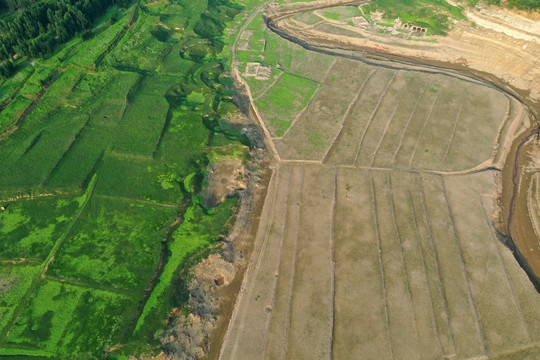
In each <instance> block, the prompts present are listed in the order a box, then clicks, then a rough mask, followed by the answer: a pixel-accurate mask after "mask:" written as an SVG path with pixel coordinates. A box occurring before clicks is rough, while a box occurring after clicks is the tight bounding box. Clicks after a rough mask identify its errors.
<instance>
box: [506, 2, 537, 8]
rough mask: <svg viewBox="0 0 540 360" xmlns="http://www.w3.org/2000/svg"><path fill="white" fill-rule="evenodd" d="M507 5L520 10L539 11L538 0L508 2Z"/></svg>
mask: <svg viewBox="0 0 540 360" xmlns="http://www.w3.org/2000/svg"><path fill="white" fill-rule="evenodd" d="M508 3H509V4H510V5H511V6H514V7H516V8H518V9H522V10H532V9H540V0H508Z"/></svg>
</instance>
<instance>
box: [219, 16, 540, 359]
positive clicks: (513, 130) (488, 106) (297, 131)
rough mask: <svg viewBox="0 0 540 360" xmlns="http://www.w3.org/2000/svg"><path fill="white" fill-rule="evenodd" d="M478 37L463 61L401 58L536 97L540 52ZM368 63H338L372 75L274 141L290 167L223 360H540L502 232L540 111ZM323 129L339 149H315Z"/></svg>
mask: <svg viewBox="0 0 540 360" xmlns="http://www.w3.org/2000/svg"><path fill="white" fill-rule="evenodd" d="M296 6H301V5H296ZM479 16H480V15H479ZM482 16H484V15H482ZM491 21H492V22H493V23H496V21H494V20H491ZM524 21H525V20H524ZM284 26H290V29H292V28H293V27H294V26H296V25H295V24H292V23H286V24H285V25H284ZM467 29H468V25H463V26H462V25H458V26H457V27H456V30H454V32H453V33H452V34H451V36H450V37H449V40H447V42H446V43H445V44H447V45H448V46H450V45H452V46H453V47H452V50H451V51H450V50H449V49H450V48H448V49H447V50H444V51H443V50H440V49H441V48H444V46H442V41H443V40H441V42H440V43H439V44H437V46H433V48H432V47H431V45H430V44H427V45H426V46H424V45H422V49H413V48H412V47H409V46H408V45H406V46H405V45H402V44H399V41H396V42H397V44H392V45H393V48H392V49H393V51H396V52H397V53H399V54H402V53H403V52H405V53H406V52H407V51H410V52H411V54H407V56H409V55H410V56H420V55H419V52H422V55H421V56H424V57H428V56H432V59H433V60H434V61H441V60H445V61H450V62H452V61H455V62H456V65H459V64H460V63H461V64H465V63H466V64H467V66H469V67H470V68H474V69H477V70H479V71H485V70H492V73H494V74H495V75H496V76H500V77H502V78H504V79H505V80H506V81H507V82H508V84H510V85H511V86H513V87H514V88H515V89H516V91H520V92H522V93H523V94H526V90H527V89H533V90H532V91H531V92H530V93H527V94H526V95H527V99H528V100H530V101H531V102H534V101H536V100H537V99H538V98H539V95H540V93H538V91H540V89H538V88H537V87H536V88H535V87H534V86H532V85H533V84H538V83H540V81H539V80H540V78H539V77H538V76H539V72H538V67H536V66H534V65H533V64H532V63H530V62H529V61H530V60H534V62H536V61H537V60H536V59H538V57H536V55H535V54H536V51H538V47H535V46H536V45H534V44H532V42H528V46H527V47H526V48H524V47H523V45H522V44H521V43H519V41H526V40H518V39H514V40H511V41H509V42H508V43H506V42H504V46H503V47H502V48H501V47H498V46H496V44H497V42H496V41H497V36H503V35H500V34H499V33H498V32H497V31H495V30H490V29H472V28H471V30H467ZM294 30H295V31H297V33H300V32H301V31H304V30H302V29H299V28H298V27H295V28H294ZM305 31H306V33H307V34H309V36H312V37H311V38H310V40H313V39H315V38H317V39H319V40H321V37H322V36H321V34H316V33H313V32H310V31H312V30H305ZM520 31H521V30H520ZM325 36H329V37H330V35H328V34H326V35H325ZM484 39H487V40H486V41H484ZM490 39H491V40H493V41H489V40H490ZM324 40H328V39H324ZM331 41H332V42H333V43H334V44H335V43H336V42H339V41H346V43H347V44H353V45H354V43H351V42H349V40H348V39H346V40H343V37H338V38H337V39H333V38H332V40H331ZM358 41H364V42H363V43H362V44H363V45H362V46H364V45H365V44H369V46H375V47H377V46H380V45H377V44H379V43H380V42H382V43H384V42H385V41H389V40H388V39H386V40H385V39H382V40H380V41H379V39H376V40H375V39H374V38H373V37H371V39H370V40H358ZM367 41H371V43H367ZM445 41H446V40H445ZM323 42H324V41H322V40H321V43H323ZM374 44H375V45H374ZM511 44H514V45H511ZM354 46H356V45H354ZM505 47H506V50H505ZM520 48H521V49H522V50H525V51H524V52H520V51H517V50H518V49H520ZM396 49H399V51H398V50H396ZM509 49H513V50H516V51H510V50H509ZM385 50H386V48H385ZM445 51H446V52H445ZM529 52H530V53H529ZM413 53H414V54H416V55H414V54H413ZM461 55H463V59H460V58H461V57H462V56H461ZM452 56H453V57H454V58H452V59H449V57H452ZM497 56H499V58H498V59H501V61H500V62H497V63H495V61H494V59H497ZM517 58H522V59H525V60H524V61H522V62H521V63H519V64H516V63H514V65H513V66H512V65H511V63H512V62H513V61H517V60H516V59H517ZM507 61H508V62H507ZM353 63H354V61H353V60H346V61H345V60H340V61H337V62H336V63H334V65H333V67H334V68H335V69H336V75H338V74H339V73H340V72H342V70H339V67H340V66H341V67H345V68H349V69H356V70H357V71H355V74H358V76H357V77H355V79H350V81H349V82H344V84H342V85H343V86H344V85H347V86H349V87H351V89H352V91H350V94H349V95H350V96H349V95H347V96H349V98H348V100H347V101H344V103H343V104H341V103H340V102H338V101H337V100H338V99H335V98H332V95H331V94H332V92H331V91H328V92H326V93H325V92H324V91H323V90H324V86H323V88H321V91H320V92H319V93H318V95H317V96H320V98H315V99H313V100H312V101H311V103H310V107H311V109H310V107H308V108H307V109H305V111H304V113H303V114H305V118H304V119H303V118H302V117H300V118H299V119H298V121H296V122H295V123H294V126H293V127H291V129H289V131H288V132H287V134H286V136H284V137H283V138H280V139H267V140H268V141H269V142H271V146H270V147H271V148H272V149H273V151H275V152H276V153H277V159H279V160H278V161H276V165H275V170H274V172H273V174H272V178H271V180H270V185H269V190H268V195H267V198H266V201H265V204H264V208H263V210H262V214H261V221H260V223H259V227H258V231H257V236H256V239H255V243H254V251H253V256H252V257H251V260H250V264H249V267H248V270H247V273H246V276H245V279H244V282H243V284H242V288H241V291H240V295H239V298H238V300H237V303H236V306H235V309H234V311H233V316H232V318H231V322H230V325H229V328H228V331H227V334H226V336H225V340H224V343H223V346H222V349H221V353H220V359H225V360H228V359H377V360H379V359H406V360H409V359H512V360H513V359H516V360H517V359H536V358H540V345H539V344H540V296H539V295H538V293H537V291H536V289H535V288H534V286H533V284H532V283H531V281H530V280H529V278H528V277H527V275H526V273H525V272H524V271H523V269H522V268H521V267H520V265H519V264H518V262H517V261H516V259H515V258H514V255H513V253H512V251H511V250H510V249H509V248H507V247H506V246H505V245H504V244H503V241H502V239H500V238H499V236H498V234H497V232H496V230H495V227H494V226H493V222H492V221H493V214H494V213H495V210H496V196H495V194H496V191H497V187H498V186H500V184H499V183H498V179H499V174H500V169H502V168H503V165H504V162H505V159H506V155H507V154H508V152H509V151H510V148H511V147H512V146H511V145H512V141H513V139H515V138H516V137H517V136H518V135H519V134H522V133H523V132H524V131H525V130H526V129H527V128H528V127H530V118H529V117H528V116H527V111H525V109H524V108H523V106H522V105H521V104H520V103H519V102H517V101H515V100H514V99H512V98H511V97H510V96H508V95H507V94H504V93H501V92H499V91H496V90H492V89H490V88H488V87H486V86H484V85H480V84H475V83H467V84H464V82H463V80H460V79H456V78H451V77H445V76H443V75H436V74H425V73H422V74H421V75H419V73H417V72H415V71H410V70H411V69H410V68H409V69H408V70H407V71H404V70H396V69H394V70H391V69H387V68H386V69H385V68H380V67H377V66H373V65H366V64H356V65H355V64H353ZM510 70H515V71H510ZM330 71H332V70H330ZM507 72H508V74H507ZM503 74H507V76H506V75H505V76H502V75H503ZM336 83H337V84H338V85H339V86H341V87H342V85H340V84H341V83H340V82H339V79H337V82H336ZM433 84H439V85H440V88H437V89H438V90H437V91H429V89H430V88H431V86H432V85H433ZM426 89H427V90H428V91H426ZM334 90H335V92H338V89H337V88H336V89H334ZM450 93H455V94H456V96H453V97H452V96H450ZM321 94H322V95H321ZM324 94H326V95H324ZM475 96H478V98H477V99H475ZM439 97H440V98H439ZM325 109H326V110H325ZM310 111H312V112H311V113H310ZM316 114H323V115H321V116H319V117H317V116H316ZM335 114H338V115H337V116H336V115H335ZM328 116H333V117H330V118H328ZM323 118H324V119H330V120H329V121H323ZM259 120H260V123H261V125H262V126H263V127H264V124H265V123H264V119H259ZM310 131H320V132H321V133H324V134H326V137H323V138H322V141H319V142H318V143H317V144H315V145H313V144H312V143H310V142H309V141H307V140H309V139H308V138H307V137H309V133H310ZM318 139H319V140H320V139H321V138H320V137H318ZM311 146H314V147H311ZM535 179H536V178H535ZM535 181H536V182H533V184H536V185H535V186H537V184H538V181H537V180H535ZM531 189H534V191H535V193H538V190H537V187H532V185H531ZM531 191H532V190H531ZM530 211H531V212H533V211H537V212H538V211H540V210H538V209H532V210H530Z"/></svg>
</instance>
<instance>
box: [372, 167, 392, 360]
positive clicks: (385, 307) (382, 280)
mask: <svg viewBox="0 0 540 360" xmlns="http://www.w3.org/2000/svg"><path fill="white" fill-rule="evenodd" d="M368 174H369V182H370V184H371V206H372V208H373V220H374V225H375V236H376V237H377V245H378V250H379V252H378V253H379V256H378V258H379V272H380V274H381V275H380V279H381V285H382V295H383V303H384V318H385V322H386V337H387V340H388V350H389V351H390V358H391V359H392V360H393V359H394V350H393V349H392V337H391V336H390V318H389V316H388V302H387V299H386V279H385V275H384V266H383V261H382V248H381V235H380V230H379V220H378V218H377V216H378V214H377V199H376V192H375V185H374V183H373V174H372V171H371V170H369V172H368Z"/></svg>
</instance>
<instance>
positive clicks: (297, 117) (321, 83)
mask: <svg viewBox="0 0 540 360" xmlns="http://www.w3.org/2000/svg"><path fill="white" fill-rule="evenodd" d="M336 61H337V58H335V57H334V60H333V61H332V64H330V66H329V67H328V70H326V74H325V75H324V78H323V79H322V81H321V82H320V83H318V84H319V85H318V86H317V90H315V92H314V93H313V95H312V96H311V97H310V98H309V100H308V102H307V104H306V106H304V108H303V109H302V110H300V112H299V113H298V114H297V115H296V117H295V118H294V120H293V121H292V122H291V124H290V125H289V127H288V128H287V130H285V132H284V133H283V135H281V136H278V137H275V138H274V139H283V138H284V137H285V136H287V134H288V133H289V131H290V130H291V129H292V128H293V127H294V125H295V124H296V123H297V122H298V120H300V117H301V116H302V115H303V114H304V112H305V111H306V110H307V109H308V108H309V106H310V105H311V103H312V102H313V99H315V97H316V96H317V94H319V92H320V90H321V88H322V87H323V86H324V85H325V82H326V79H327V78H328V74H330V70H332V68H333V67H334V64H335V63H336ZM306 79H307V78H306ZM311 81H314V80H311Z"/></svg>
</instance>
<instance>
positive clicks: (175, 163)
mask: <svg viewBox="0 0 540 360" xmlns="http://www.w3.org/2000/svg"><path fill="white" fill-rule="evenodd" d="M241 8H242V6H240V5H238V4H236V3H234V2H233V1H230V0H198V1H192V0H178V1H171V2H169V1H152V2H151V1H148V2H145V1H139V2H137V3H136V4H132V5H129V6H127V7H124V8H117V7H112V8H111V9H110V10H109V11H108V12H107V13H106V15H105V16H104V17H103V18H102V19H100V20H99V21H97V22H96V25H95V27H94V28H93V29H92V32H91V33H92V36H91V37H90V38H89V39H87V40H85V41H83V40H82V39H81V38H80V37H77V38H74V39H72V40H70V41H69V42H67V43H66V44H64V45H63V46H61V47H60V48H58V49H57V50H56V51H55V52H54V53H53V55H52V56H50V57H48V58H46V59H37V58H36V59H29V58H20V59H19V60H18V62H16V63H15V66H16V68H17V73H16V74H15V75H14V76H12V77H10V78H9V79H7V80H5V81H4V82H3V83H2V85H1V87H0V164H2V165H1V166H0V207H1V208H2V209H3V210H0V357H1V358H13V359H20V358H25V359H43V358H48V359H98V358H103V356H104V355H105V354H106V353H108V354H109V358H110V359H114V358H117V359H126V358H127V356H129V355H133V354H138V353H140V352H141V351H144V352H150V353H152V352H155V351H157V350H158V346H159V339H158V337H157V336H158V335H157V334H159V331H160V330H162V329H164V328H165V326H166V320H167V313H168V312H169V311H170V310H171V309H172V307H173V305H175V306H178V303H175V301H176V300H173V298H174V297H175V295H174V289H175V286H176V281H177V277H178V274H179V270H180V269H181V268H182V267H183V266H184V265H185V263H186V260H187V259H188V258H190V257H192V256H193V255H194V254H199V253H201V251H202V252H203V253H204V250H205V249H210V248H213V247H215V244H217V240H218V239H219V238H220V236H221V234H222V232H223V231H224V226H225V224H226V223H227V221H228V219H229V218H230V217H231V216H233V215H234V213H235V211H236V207H237V199H236V198H230V199H226V200H225V201H224V202H223V203H221V204H220V205H218V207H217V208H215V209H205V208H203V207H202V205H201V200H200V195H199V194H201V191H202V190H203V187H204V175H205V173H206V171H207V166H208V164H209V162H211V161H212V159H210V157H211V156H213V155H212V154H215V153H216V151H217V152H219V151H220V150H215V151H214V150H212V149H223V148H226V147H227V146H228V145H231V144H239V139H238V138H237V136H236V135H235V134H230V133H227V131H226V130H223V129H222V128H221V127H220V124H221V123H222V122H221V121H220V120H221V119H223V118H224V117H226V116H227V115H229V114H230V113H232V112H236V111H238V109H237V108H236V105H234V104H233V103H232V102H231V97H230V96H231V95H232V92H231V90H230V89H229V88H227V87H226V84H229V83H230V80H229V79H227V77H226V75H225V72H226V70H227V62H228V57H229V56H230V53H229V50H228V47H227V46H226V45H225V44H226V43H231V41H232V40H230V39H231V37H232V36H234V32H233V33H231V35H230V37H227V36H225V35H224V34H225V29H229V30H227V31H228V32H229V31H233V30H234V27H235V26H237V25H238V23H239V22H238V20H234V18H235V17H236V16H237V15H238V14H239V13H240V11H241ZM231 29H232V30H231ZM301 86H302V85H301ZM225 133H226V134H225ZM225 135H226V136H225ZM236 155H237V154H232V155H231V156H236ZM186 179H188V180H186ZM186 183H187V186H186V185H185V184H186ZM177 218H179V219H181V221H179V222H177V225H176V226H174V227H171V226H172V224H173V223H175V220H176V219H177ZM167 234H170V236H167ZM162 259H163V264H162V266H160V262H161V260H162ZM149 285H152V286H151V287H150V291H147V288H148V287H149ZM148 344H150V345H148Z"/></svg>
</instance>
